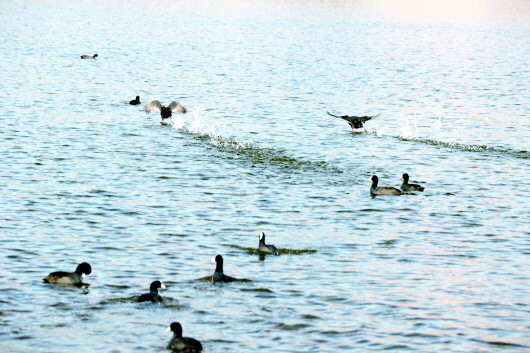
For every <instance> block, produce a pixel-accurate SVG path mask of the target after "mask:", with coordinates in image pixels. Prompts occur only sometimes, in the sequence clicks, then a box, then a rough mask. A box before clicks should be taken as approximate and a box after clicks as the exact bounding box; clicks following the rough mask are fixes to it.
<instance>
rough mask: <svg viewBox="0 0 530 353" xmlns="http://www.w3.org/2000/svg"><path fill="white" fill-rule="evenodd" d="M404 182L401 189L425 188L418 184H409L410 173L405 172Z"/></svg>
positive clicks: (415, 189)
mask: <svg viewBox="0 0 530 353" xmlns="http://www.w3.org/2000/svg"><path fill="white" fill-rule="evenodd" d="M402 178H403V184H401V190H403V191H423V190H425V188H424V187H423V186H421V185H418V184H409V175H408V174H407V173H405V174H403V176H402Z"/></svg>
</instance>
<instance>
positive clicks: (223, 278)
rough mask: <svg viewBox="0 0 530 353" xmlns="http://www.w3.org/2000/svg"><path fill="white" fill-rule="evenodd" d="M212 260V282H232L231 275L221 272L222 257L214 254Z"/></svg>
mask: <svg viewBox="0 0 530 353" xmlns="http://www.w3.org/2000/svg"><path fill="white" fill-rule="evenodd" d="M212 262H213V263H215V264H216V265H215V272H214V273H213V275H212V282H232V281H233V280H234V278H233V277H230V276H227V275H225V274H224V273H223V257H222V256H221V255H216V256H215V257H214V258H213V259H212Z"/></svg>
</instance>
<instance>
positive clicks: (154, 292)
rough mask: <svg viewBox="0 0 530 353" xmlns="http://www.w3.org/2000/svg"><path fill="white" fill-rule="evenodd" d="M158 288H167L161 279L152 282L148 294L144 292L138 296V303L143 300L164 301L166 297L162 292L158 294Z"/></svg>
mask: <svg viewBox="0 0 530 353" xmlns="http://www.w3.org/2000/svg"><path fill="white" fill-rule="evenodd" d="M158 288H162V289H166V286H165V285H164V283H162V282H160V281H154V282H153V283H151V287H150V288H149V290H150V292H149V293H146V294H142V295H141V296H140V297H139V298H138V303H142V302H152V303H163V302H164V298H162V297H161V296H160V294H158Z"/></svg>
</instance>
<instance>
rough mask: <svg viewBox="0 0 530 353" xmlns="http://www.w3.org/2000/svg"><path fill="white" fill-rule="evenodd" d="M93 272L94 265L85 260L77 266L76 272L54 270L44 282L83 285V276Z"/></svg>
mask: <svg viewBox="0 0 530 353" xmlns="http://www.w3.org/2000/svg"><path fill="white" fill-rule="evenodd" d="M91 272H92V267H91V266H90V265H89V264H88V263H86V262H83V263H81V264H79V265H78V266H77V268H76V270H75V271H74V272H64V271H57V272H52V273H50V274H49V275H48V276H46V277H45V278H44V279H43V281H44V283H51V284H59V285H64V286H77V287H81V286H82V285H83V277H84V276H85V275H89V274H90V273H91Z"/></svg>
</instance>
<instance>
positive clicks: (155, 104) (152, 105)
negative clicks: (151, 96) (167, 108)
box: [145, 101, 162, 113]
mask: <svg viewBox="0 0 530 353" xmlns="http://www.w3.org/2000/svg"><path fill="white" fill-rule="evenodd" d="M153 110H156V111H159V112H161V111H162V104H160V102H159V101H152V102H151V103H149V104H147V105H146V106H145V111H146V112H148V113H149V112H152V111H153Z"/></svg>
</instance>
